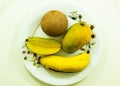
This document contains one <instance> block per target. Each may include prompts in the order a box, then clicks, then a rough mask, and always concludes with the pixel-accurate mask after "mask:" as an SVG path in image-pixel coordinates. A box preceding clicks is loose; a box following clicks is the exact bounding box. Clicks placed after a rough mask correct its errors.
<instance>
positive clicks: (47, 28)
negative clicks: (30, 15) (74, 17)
mask: <svg viewBox="0 0 120 86" xmlns="http://www.w3.org/2000/svg"><path fill="white" fill-rule="evenodd" d="M41 27H42V30H43V31H44V32H45V33H46V34H47V35H49V36H59V35H61V34H63V33H64V32H65V31H66V29H67V27H68V20H67V17H66V16H65V15H64V14H63V13H62V12H60V11H58V10H52V11H49V12H47V13H46V14H45V15H44V16H43V17H42V19H41Z"/></svg>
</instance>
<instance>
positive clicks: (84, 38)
mask: <svg viewBox="0 0 120 86" xmlns="http://www.w3.org/2000/svg"><path fill="white" fill-rule="evenodd" d="M91 34H92V31H91V29H90V27H89V25H88V24H87V23H86V22H80V23H75V24H73V25H72V26H71V27H70V28H69V30H68V31H67V32H66V34H65V36H64V38H63V40H62V48H63V50H64V51H65V52H68V53H72V52H74V51H76V50H78V49H79V48H81V47H83V46H84V45H85V44H86V43H88V42H89V41H90V38H91Z"/></svg>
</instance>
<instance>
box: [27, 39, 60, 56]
mask: <svg viewBox="0 0 120 86" xmlns="http://www.w3.org/2000/svg"><path fill="white" fill-rule="evenodd" d="M26 45H27V47H28V48H29V49H30V50H31V51H32V52H33V53H36V54H42V55H49V54H54V53H56V52H58V51H59V50H60V49H61V44H60V43H59V42H58V41H56V40H54V39H50V38H41V37H30V38H29V39H28V40H27V41H26Z"/></svg>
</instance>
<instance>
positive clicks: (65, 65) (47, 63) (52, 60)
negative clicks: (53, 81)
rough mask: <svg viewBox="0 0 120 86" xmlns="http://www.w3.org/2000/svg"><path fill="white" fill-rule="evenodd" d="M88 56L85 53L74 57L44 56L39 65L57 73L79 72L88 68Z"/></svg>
mask: <svg viewBox="0 0 120 86" xmlns="http://www.w3.org/2000/svg"><path fill="white" fill-rule="evenodd" d="M89 62H90V55H89V54H87V53H86V52H84V53H81V54H79V55H76V56H70V57H64V56H55V55H51V56H45V57H41V58H40V63H41V64H42V65H43V66H44V67H45V68H47V69H51V70H55V71H59V72H79V71H82V70H83V69H84V68H86V67H87V66H88V64H89Z"/></svg>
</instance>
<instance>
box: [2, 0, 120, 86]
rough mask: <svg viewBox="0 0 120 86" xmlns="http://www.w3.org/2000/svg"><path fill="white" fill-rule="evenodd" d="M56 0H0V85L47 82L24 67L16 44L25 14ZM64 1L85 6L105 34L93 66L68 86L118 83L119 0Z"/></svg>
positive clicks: (41, 85)
mask: <svg viewBox="0 0 120 86" xmlns="http://www.w3.org/2000/svg"><path fill="white" fill-rule="evenodd" d="M56 1H58V0H0V86H49V85H48V84H45V83H43V82H41V81H39V80H37V79H36V78H34V77H33V76H32V75H31V74H30V73H29V72H28V71H27V70H26V68H25V66H24V65H23V63H22V62H21V60H20V59H19V54H18V52H17V51H18V49H17V44H18V34H19V31H20V27H21V25H22V23H23V21H24V20H25V18H26V17H27V16H28V15H29V14H30V13H32V12H33V11H35V10H36V9H38V8H41V7H42V6H44V5H47V4H49V3H52V2H56ZM61 1H62V0H61ZM63 1H68V2H73V3H76V4H77V5H78V4H79V5H81V6H82V7H83V8H85V10H86V11H87V12H88V13H90V14H91V16H92V18H94V20H95V21H96V22H97V23H99V25H100V26H101V31H102V33H103V34H104V39H103V40H102V41H103V42H104V45H105V46H104V48H103V51H104V53H103V55H101V60H100V62H99V64H98V65H97V67H96V69H95V70H94V71H93V72H92V73H91V74H90V75H89V76H88V77H87V78H86V79H84V80H82V81H80V82H78V83H76V84H73V85H71V86H120V38H119V37H120V0H63Z"/></svg>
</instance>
